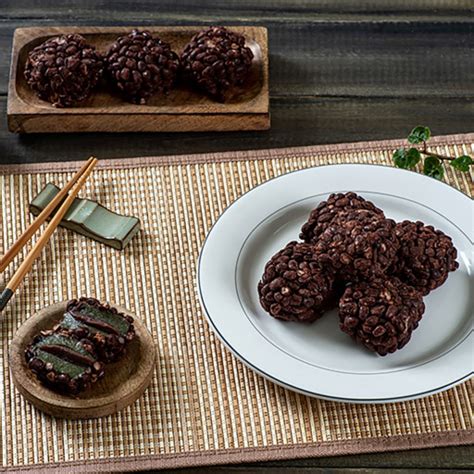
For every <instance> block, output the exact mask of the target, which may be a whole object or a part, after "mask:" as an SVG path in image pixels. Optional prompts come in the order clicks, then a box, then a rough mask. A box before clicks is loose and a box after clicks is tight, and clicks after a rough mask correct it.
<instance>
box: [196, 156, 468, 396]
mask: <svg viewBox="0 0 474 474" xmlns="http://www.w3.org/2000/svg"><path fill="white" fill-rule="evenodd" d="M345 191H355V192H356V193H358V194H360V195H362V196H363V197H364V198H366V199H369V200H371V201H373V202H374V203H375V204H376V205H377V206H379V207H380V208H382V209H383V210H384V211H385V214H386V215H387V217H391V218H393V219H395V220H397V221H400V220H403V219H410V220H421V221H423V222H425V223H426V224H431V225H433V226H435V227H436V228H438V229H441V230H442V231H443V232H445V233H446V234H448V235H450V236H451V237H452V238H453V241H454V244H455V246H456V248H457V249H458V261H459V264H460V267H459V269H458V270H457V271H456V272H453V273H451V274H450V276H449V278H448V280H447V282H446V283H445V284H444V285H443V286H442V287H441V288H439V289H437V290H435V291H433V292H432V293H431V294H430V295H429V296H428V297H426V298H425V304H426V311H425V314H424V316H423V319H422V321H421V323H420V326H419V327H418V329H417V330H416V331H415V332H414V333H413V336H412V339H411V341H410V342H409V343H408V344H407V346H405V348H403V349H402V350H400V351H398V352H396V353H395V354H391V355H387V356H385V357H380V356H377V355H375V354H373V353H371V352H369V351H367V350H366V349H364V348H363V347H362V346H359V345H357V344H356V343H355V342H354V341H353V340H352V339H351V338H350V337H349V336H347V335H346V334H344V333H343V332H341V331H340V329H339V327H338V317H337V311H336V310H334V311H332V312H329V313H327V314H325V315H324V316H323V317H322V318H321V319H320V320H318V321H316V322H315V323H313V324H310V325H304V324H298V323H291V322H284V321H279V320H276V319H274V318H272V317H270V316H269V315H268V314H266V313H265V312H264V311H263V309H262V308H261V306H260V304H259V301H258V294H257V283H258V281H259V279H260V277H261V275H262V273H263V268H264V266H265V263H266V262H267V261H268V260H269V258H270V257H271V256H272V255H274V254H275V253H276V252H277V251H278V250H279V249H281V248H282V247H283V246H284V245H285V244H286V243H288V242H290V241H291V240H297V239H298V234H299V230H300V227H301V225H302V224H303V222H305V220H306V219H307V217H308V215H309V213H310V211H311V209H313V208H314V207H316V205H317V204H318V203H319V202H320V201H322V200H324V199H326V198H327V197H328V195H329V194H331V193H333V192H345ZM473 216H474V212H473V203H472V201H471V199H469V197H467V196H466V195H464V194H463V193H461V192H460V191H457V190H455V189H454V188H452V187H450V186H448V185H446V184H444V183H442V182H439V181H436V180H434V179H432V178H428V177H426V176H423V175H421V174H417V173H414V172H410V171H404V170H399V169H395V168H391V167H384V166H376V165H357V164H354V165H352V164H348V165H332V166H322V167H317V168H310V169H305V170H301V171H296V172H293V173H289V174H286V175H284V176H280V177H278V178H275V179H273V180H271V181H268V182H266V183H264V184H262V185H260V186H258V187H256V188H254V189H252V190H251V191H250V192H248V193H247V194H245V195H244V196H242V197H241V198H240V199H238V200H237V201H235V202H234V203H233V204H232V205H231V206H230V207H228V208H227V210H226V211H225V212H224V213H223V214H222V215H221V217H220V218H219V220H218V221H217V222H216V224H215V225H214V227H213V228H212V230H211V231H210V233H209V235H208V236H207V239H206V241H205V243H204V246H203V248H202V251H201V255H200V258H199V268H198V291H199V296H200V299H201V303H202V306H203V308H204V312H205V314H206V315H207V318H208V320H209V323H210V324H211V326H212V328H213V330H214V331H215V333H216V334H217V336H218V337H219V338H220V339H221V340H222V341H223V342H224V344H225V345H226V346H227V347H228V348H229V349H230V350H231V351H232V352H233V353H234V354H235V355H236V356H237V357H238V358H239V359H240V360H241V361H242V362H244V363H245V364H246V365H247V366H249V367H250V368H252V369H253V370H255V371H257V372H258V373H260V374H261V375H263V376H264V377H266V378H268V379H270V380H272V381H273V382H276V383H278V384H280V385H283V386H285V387H287V388H290V389H292V390H296V391H298V392H301V393H304V394H306V395H312V396H316V397H321V398H325V399H330V400H337V401H347V402H360V403H384V402H393V401H401V400H409V399H414V398H419V397H423V396H426V395H430V394H433V393H436V392H439V391H442V390H445V389H447V388H449V387H451V386H453V385H455V384H458V383H460V382H462V381H464V380H466V379H467V378H469V377H470V376H471V375H472V368H473V367H472V365H473V360H472V356H473V342H474V341H473V339H474V337H473V334H472V319H473V308H474V298H473V294H474V292H473V243H472V240H473V232H474V230H473V228H474V224H473V218H474V217H473Z"/></svg>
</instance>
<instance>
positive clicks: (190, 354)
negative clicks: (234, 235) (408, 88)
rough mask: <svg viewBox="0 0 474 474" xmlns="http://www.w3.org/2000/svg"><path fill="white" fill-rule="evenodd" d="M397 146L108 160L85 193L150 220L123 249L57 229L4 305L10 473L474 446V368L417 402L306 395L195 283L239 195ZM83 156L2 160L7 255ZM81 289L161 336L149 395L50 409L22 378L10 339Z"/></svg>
mask: <svg viewBox="0 0 474 474" xmlns="http://www.w3.org/2000/svg"><path fill="white" fill-rule="evenodd" d="M434 143H435V144H437V147H438V151H439V152H440V153H441V152H442V153H444V154H456V155H460V154H463V153H470V154H472V153H473V152H474V134H469V135H458V136H450V137H440V138H437V139H434ZM401 144H402V142H401V141H384V142H366V143H356V144H343V145H334V146H316V147H305V148H293V149H277V150H264V151H248V152H235V153H220V154H209V155H196V156H178V157H167V158H163V157H156V158H134V159H121V160H107V161H102V162H101V163H100V166H99V168H98V169H97V171H95V172H94V175H93V177H92V178H91V179H90V180H89V182H88V183H87V188H86V189H85V191H84V192H83V193H82V195H83V196H85V197H89V198H92V199H97V200H99V201H100V202H101V203H103V204H104V205H106V206H107V207H109V208H110V209H115V210H116V211H118V212H120V213H123V214H133V215H136V216H138V217H139V218H140V219H141V220H142V224H143V230H142V232H141V233H140V234H139V235H138V236H137V237H135V238H134V239H133V240H132V242H131V244H130V245H129V246H128V247H127V248H126V250H125V251H123V252H118V251H116V250H113V249H110V248H107V247H105V246H103V245H100V244H98V243H96V242H94V241H91V240H89V239H87V238H85V237H82V236H79V235H75V234H73V233H72V232H70V231H66V230H64V229H60V230H59V231H58V232H57V233H56V234H55V236H54V238H53V239H52V241H51V245H50V246H48V247H47V249H46V250H45V251H44V252H43V254H42V256H41V258H40V259H39V260H38V261H37V262H36V264H35V266H34V268H33V270H32V272H31V273H30V274H29V276H28V278H27V279H26V281H25V282H24V284H23V286H22V287H21V290H20V291H19V292H18V293H17V295H16V296H15V298H14V300H13V301H12V302H11V304H10V305H9V306H8V309H7V310H6V311H5V312H4V314H3V316H4V321H3V323H0V324H1V325H0V336H1V337H0V366H1V370H0V388H1V393H0V396H1V400H0V428H1V429H0V461H1V462H0V470H2V468H3V469H6V470H9V469H14V470H20V469H25V470H28V469H34V470H38V469H41V468H43V469H48V471H49V472H52V471H62V472H68V473H69V472H73V471H74V470H80V471H81V472H84V471H85V470H88V471H97V470H107V471H111V470H120V471H123V470H126V469H147V468H165V467H178V466H196V465H202V464H214V463H228V462H243V461H257V460H274V459H283V458H296V457H305V456H327V455H335V454H346V453H358V452H375V451H387V450H398V449H409V448H422V447H430V446H442V445H457V444H469V443H473V442H474V435H473V429H472V424H473V423H472V421H473V420H472V405H471V403H472V401H471V400H472V394H473V390H472V389H473V383H472V380H470V381H469V382H466V383H464V384H462V385H459V386H457V387H455V388H453V389H451V390H448V391H446V392H443V393H440V394H437V395H434V396H430V397H427V398H424V399H421V400H416V401H411V402H404V403H396V404H386V405H356V404H343V403H335V402H328V401H322V400H318V399H311V398H308V397H305V396H302V395H298V394H296V393H293V392H291V391H288V390H285V389H283V388H281V387H279V386H277V385H274V384H272V383H270V382H268V381H266V380H265V379H263V378H262V377H260V376H258V375H256V374H255V373H254V372H252V371H251V370H249V369H247V368H246V367H245V366H243V365H242V364H241V363H240V362H239V361H238V360H237V359H235V358H234V357H233V356H232V355H231V354H230V353H229V352H228V351H227V350H226V349H225V348H224V347H223V345H222V344H221V343H220V342H219V340H218V339H217V338H216V337H214V335H213V334H212V333H211V332H210V330H209V327H208V325H207V323H206V321H205V319H204V317H203V314H202V311H201V308H200V306H199V302H198V299H197V296H196V292H195V277H196V260H197V257H198V253H199V249H200V246H201V244H202V242H203V240H204V238H205V236H206V234H207V232H208V231H209V229H210V228H211V226H212V224H213V223H214V222H215V221H216V219H217V218H218V217H219V215H220V214H221V212H222V211H223V210H224V209H225V207H226V206H228V205H229V204H230V203H232V202H233V201H234V200H235V199H236V198H237V197H239V196H240V195H241V194H242V193H244V192H246V191H247V190H249V189H251V188H252V187H253V186H256V185H257V184H259V183H261V182H263V181H265V180H268V179H270V178H272V177H274V176H277V175H280V174H283V173H286V172H289V171H293V170H295V169H300V168H305V167H310V166H318V165H325V164H330V163H346V162H358V163H378V164H385V165H390V164H391V154H392V152H393V150H394V149H395V148H396V147H398V146H400V145H401ZM75 169H77V164H75V163H42V164H35V165H7V166H1V167H0V216H1V222H2V227H1V237H0V253H3V252H4V251H5V249H6V248H8V247H9V246H10V245H11V244H12V243H13V242H14V241H15V240H16V238H17V237H18V236H19V234H20V232H21V231H22V229H24V228H25V227H26V226H27V224H28V222H29V221H30V220H31V216H30V214H29V213H28V207H27V206H28V202H29V201H31V199H32V198H33V197H34V196H35V195H36V194H37V192H38V191H39V190H40V189H41V188H42V187H43V186H44V185H45V184H46V183H47V182H48V181H53V182H54V183H56V184H58V185H63V184H64V183H65V182H66V180H67V179H69V178H70V176H71V174H72V171H74V170H75ZM445 179H446V181H447V182H448V183H449V184H451V185H453V186H455V187H457V188H459V189H461V190H462V191H463V192H465V193H467V194H469V195H472V191H473V187H472V176H469V175H467V174H462V173H458V172H454V170H453V169H452V168H450V167H448V168H447V169H446V178H445ZM400 185H401V186H403V183H400ZM24 255H25V252H23V254H22V255H20V256H19V257H18V259H17V260H16V262H15V264H13V265H12V266H11V268H10V269H9V270H8V271H7V273H6V275H5V276H6V277H8V276H9V275H10V274H11V273H10V272H11V271H12V269H13V268H15V267H16V266H17V265H18V262H19V261H20V260H21V259H22V258H23V257H24ZM78 295H90V296H96V297H98V298H99V299H101V300H108V301H111V302H114V303H117V304H120V305H123V306H126V307H128V308H129V309H130V310H131V311H132V312H134V313H136V314H137V315H138V316H139V317H141V318H142V319H143V320H144V321H145V322H146V324H147V325H148V328H149V329H150V330H151V331H152V333H153V335H154V336H155V338H156V344H157V348H158V354H159V358H158V368H157V372H156V374H155V376H154V379H153V382H152V384H151V386H150V388H149V389H148V390H147V391H146V393H145V395H144V396H143V397H142V398H140V399H139V400H138V401H137V402H136V403H135V404H134V405H132V406H130V407H128V408H127V409H125V410H123V411H122V412H120V413H118V414H116V415H113V416H108V417H105V418H101V419H96V420H86V421H64V420H59V419H53V418H51V417H49V416H46V415H43V414H42V413H41V412H39V411H37V410H36V409H35V408H33V407H32V406H31V405H30V404H29V403H27V402H25V400H24V399H23V398H22V397H21V396H20V395H19V393H18V392H17V391H16V390H15V388H14V387H13V385H12V382H11V378H10V374H9V367H8V360H7V348H8V344H9V341H10V340H11V339H12V337H13V335H14V333H15V331H16V330H17V328H18V327H19V326H20V325H21V324H22V322H23V321H24V320H25V319H26V318H28V316H29V315H31V314H32V313H34V312H35V311H37V310H39V309H40V308H42V307H43V306H45V305H48V304H51V303H53V302H55V301H58V300H64V299H67V298H72V297H75V296H78Z"/></svg>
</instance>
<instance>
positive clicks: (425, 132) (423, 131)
mask: <svg viewBox="0 0 474 474" xmlns="http://www.w3.org/2000/svg"><path fill="white" fill-rule="evenodd" d="M430 137H431V130H430V129H429V128H428V127H423V126H422V125H418V127H415V128H414V129H413V130H412V131H411V133H410V135H408V141H409V142H410V143H413V144H414V145H415V144H417V143H422V142H426V141H428V140H429V139H430Z"/></svg>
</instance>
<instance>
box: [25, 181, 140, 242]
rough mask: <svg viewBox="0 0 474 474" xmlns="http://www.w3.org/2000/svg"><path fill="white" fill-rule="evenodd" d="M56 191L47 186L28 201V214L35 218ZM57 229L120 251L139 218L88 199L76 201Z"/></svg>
mask: <svg viewBox="0 0 474 474" xmlns="http://www.w3.org/2000/svg"><path fill="white" fill-rule="evenodd" d="M58 192H59V188H58V187H57V186H56V185H55V184H52V183H48V184H47V185H46V186H45V187H44V188H43V189H42V190H41V191H40V193H39V194H38V195H37V196H36V197H35V198H34V199H33V201H31V203H30V212H31V213H32V214H34V215H35V216H37V215H38V214H39V213H40V212H41V211H42V210H43V209H44V208H45V207H46V206H47V205H48V203H49V202H50V201H51V200H52V199H53V198H54V196H56V194H57V193H58ZM60 226H61V227H65V228H66V229H70V230H73V231H74V232H77V233H78V234H82V235H85V236H86V237H89V238H91V239H94V240H97V241H98V242H101V243H103V244H106V245H109V246H110V247H113V248H115V249H117V250H123V249H124V248H125V246H126V245H127V244H128V243H129V242H130V240H131V239H132V237H134V236H135V235H136V234H137V233H138V231H139V230H140V219H138V218H137V217H133V216H122V215H120V214H117V213H115V212H113V211H110V210H109V209H107V208H105V207H104V206H102V205H101V204H99V203H97V202H95V201H92V200H90V199H79V198H76V199H75V200H74V202H73V203H72V205H71V207H70V208H69V210H68V211H67V213H66V215H65V216H64V219H63V220H62V221H61V223H60Z"/></svg>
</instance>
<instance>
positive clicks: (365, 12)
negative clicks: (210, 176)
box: [0, 0, 474, 474]
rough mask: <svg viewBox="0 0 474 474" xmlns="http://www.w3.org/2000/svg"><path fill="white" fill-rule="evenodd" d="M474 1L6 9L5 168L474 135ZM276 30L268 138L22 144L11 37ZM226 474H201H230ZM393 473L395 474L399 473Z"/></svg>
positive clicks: (405, 460) (465, 454) (418, 458)
mask: <svg viewBox="0 0 474 474" xmlns="http://www.w3.org/2000/svg"><path fill="white" fill-rule="evenodd" d="M473 13H474V4H473V2H472V0H437V1H436V2H434V1H433V0H384V1H383V2H382V1H380V0H379V1H377V0H338V1H330V0H313V1H304V2H303V1H296V0H293V1H292V0H268V1H258V0H253V1H252V0H229V1H224V0H169V1H153V0H140V1H129V2H124V1H121V2H118V1H116V2H111V1H105V0H89V1H76V2H66V1H63V2H56V1H52V0H43V1H41V2H39V1H33V0H29V1H23V0H1V1H0V58H1V61H0V109H1V117H2V118H1V121H0V163H20V162H25V163H26V162H41V161H56V160H57V161H62V160H74V159H83V158H84V157H86V156H88V155H89V154H92V153H93V154H95V155H96V156H99V157H101V158H109V157H124V156H144V155H167V154H179V153H199V152H211V151H222V150H239V149H254V148H273V147H284V146H298V145H310V144H319V143H337V142H349V141H358V140H372V139H383V138H398V137H404V136H406V135H407V134H408V132H409V130H410V129H411V128H412V127H413V126H414V125H418V124H425V125H429V126H430V127H431V129H432V131H433V133H434V134H438V135H439V134H448V133H461V132H472V131H473V130H474V61H473V48H474V18H473V17H474V15H473ZM61 24H64V25H124V24H128V25H131V24H136V25H196V24H202V25H210V24H229V25H232V24H252V25H254V24H258V25H264V26H266V27H268V30H269V43H270V93H271V115H272V128H271V130H269V131H266V132H256V133H252V132H244V133H220V134H217V133H186V134H171V133H166V134H120V135H117V134H92V133H90V134H56V135H53V134H52V135H44V134H43V135H23V136H20V135H14V134H11V133H9V132H8V130H7V126H6V101H7V81H8V68H9V61H8V56H9V54H10V49H11V40H12V35H13V31H14V29H15V28H17V27H21V26H33V25H61ZM472 469H474V450H473V449H472V448H470V447H454V448H439V449H430V450H420V451H407V452H403V453H387V454H371V455H359V456H344V457H335V458H320V459H310V460H299V461H287V462H277V463H275V462H274V463H271V464H268V463H267V464H255V465H245V466H236V467H233V468H231V470H232V471H238V472H290V471H298V472H300V471H301V472H308V473H322V472H324V473H358V474H360V473H365V472H388V471H390V472H402V471H403V472H406V471H407V470H413V472H415V470H416V472H420V470H421V471H431V472H444V471H449V472H455V471H467V470H471V471H472ZM229 470H230V469H229V468H228V467H214V468H212V469H208V468H206V469H204V468H203V469H200V470H198V471H200V472H203V473H204V472H215V473H217V472H219V473H221V472H222V473H224V472H228V471H229ZM394 470H395V471H394Z"/></svg>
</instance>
